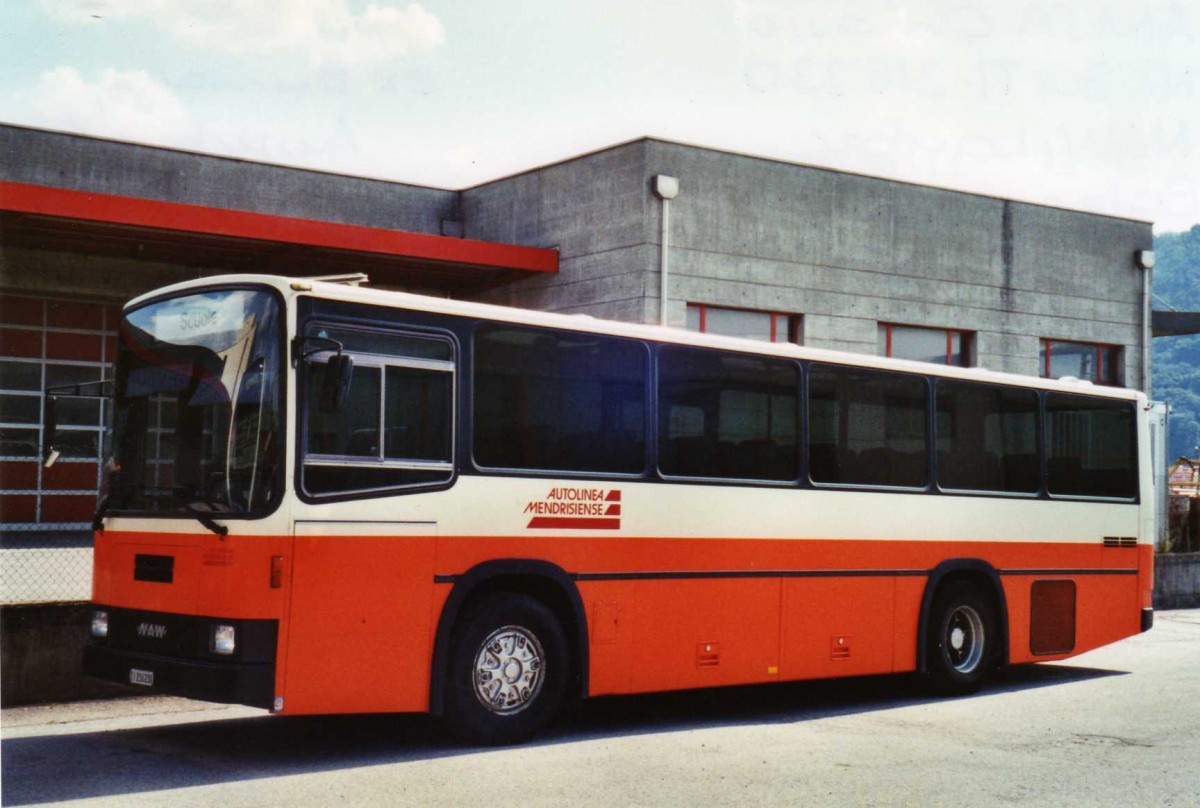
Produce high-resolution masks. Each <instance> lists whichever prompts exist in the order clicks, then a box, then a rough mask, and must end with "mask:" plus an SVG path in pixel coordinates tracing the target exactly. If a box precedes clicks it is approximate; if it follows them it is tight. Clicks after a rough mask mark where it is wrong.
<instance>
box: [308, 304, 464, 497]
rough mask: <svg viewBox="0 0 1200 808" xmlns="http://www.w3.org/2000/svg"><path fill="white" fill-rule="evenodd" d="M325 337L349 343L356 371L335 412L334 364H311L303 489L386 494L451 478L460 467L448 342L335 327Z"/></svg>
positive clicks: (313, 493)
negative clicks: (332, 400)
mask: <svg viewBox="0 0 1200 808" xmlns="http://www.w3.org/2000/svg"><path fill="white" fill-rule="evenodd" d="M320 335H321V336H323V337H329V338H334V337H336V339H337V341H338V342H340V343H342V344H343V346H344V350H345V351H346V352H347V353H348V354H349V355H352V356H353V372H352V379H351V383H350V386H349V389H348V391H347V393H346V398H345V400H344V402H343V403H342V406H341V407H338V408H336V409H335V408H332V407H328V406H325V405H326V404H327V403H328V402H327V401H326V399H327V398H328V393H329V390H330V384H329V381H330V380H329V379H328V378H327V377H328V375H329V373H330V372H331V371H330V366H329V362H328V361H325V362H321V361H310V362H309V363H308V365H307V381H306V384H305V387H304V390H305V405H304V406H305V412H306V422H305V426H306V430H305V443H304V450H305V453H304V461H303V463H304V465H303V477H302V480H303V488H304V492H305V493H306V494H309V495H311V496H324V495H332V494H339V495H347V494H373V493H386V492H387V491H388V490H389V489H399V488H405V487H409V486H414V485H429V484H438V483H443V482H446V481H447V480H449V479H450V477H451V476H452V474H453V469H454V466H453V412H454V363H453V361H452V356H453V351H452V347H451V345H450V343H449V341H448V340H443V339H436V338H427V337H420V336H415V335H409V334H388V333H378V332H371V331H365V330H364V331H357V330H352V329H335V328H331V327H330V328H322V329H321V331H320ZM334 370H335V371H336V368H335V369H334Z"/></svg>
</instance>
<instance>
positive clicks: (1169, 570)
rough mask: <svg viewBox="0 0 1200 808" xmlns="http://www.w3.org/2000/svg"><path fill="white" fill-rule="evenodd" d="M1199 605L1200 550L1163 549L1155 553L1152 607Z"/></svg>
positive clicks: (1188, 606)
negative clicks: (1163, 551)
mask: <svg viewBox="0 0 1200 808" xmlns="http://www.w3.org/2000/svg"><path fill="white" fill-rule="evenodd" d="M1197 607H1200V553H1162V554H1159V555H1156V556H1155V557H1154V608H1156V609H1194V608H1197Z"/></svg>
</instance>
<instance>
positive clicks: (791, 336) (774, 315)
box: [687, 303, 801, 345]
mask: <svg viewBox="0 0 1200 808" xmlns="http://www.w3.org/2000/svg"><path fill="white" fill-rule="evenodd" d="M687 307H688V308H689V309H696V310H697V311H698V312H699V314H700V329H699V331H698V333H700V334H707V333H709V332H708V313H709V312H710V311H713V310H714V309H716V310H720V311H742V312H748V313H750V314H767V315H770V317H771V342H790V343H792V344H794V345H799V344H800V316H801V315H799V314H786V313H784V312H781V311H767V310H765V309H743V308H739V307H737V306H713V305H710V304H708V303H688V304H687ZM781 332H783V333H786V334H787V338H786V339H782V340H781V339H779V335H780V333H781Z"/></svg>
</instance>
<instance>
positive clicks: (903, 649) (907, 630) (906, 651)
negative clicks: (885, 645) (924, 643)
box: [892, 575, 928, 673]
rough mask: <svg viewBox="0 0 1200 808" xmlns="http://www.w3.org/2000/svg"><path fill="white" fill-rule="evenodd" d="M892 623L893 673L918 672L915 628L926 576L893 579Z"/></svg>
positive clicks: (918, 624)
mask: <svg viewBox="0 0 1200 808" xmlns="http://www.w3.org/2000/svg"><path fill="white" fill-rule="evenodd" d="M895 580H896V607H895V620H894V621H893V624H892V635H893V637H894V638H895V641H894V643H893V646H892V670H893V671H894V672H895V673H907V672H909V671H915V670H916V669H917V654H918V648H917V629H918V628H919V627H920V622H921V600H922V598H923V597H924V596H925V586H926V584H927V583H928V579H927V578H926V577H925V576H923V575H922V576H906V577H903V578H896V579H895Z"/></svg>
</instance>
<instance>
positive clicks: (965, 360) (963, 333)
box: [879, 323, 975, 368]
mask: <svg viewBox="0 0 1200 808" xmlns="http://www.w3.org/2000/svg"><path fill="white" fill-rule="evenodd" d="M879 325H880V327H881V328H883V330H884V333H885V334H886V344H887V348H886V352H885V353H884V356H887V357H888V358H891V357H892V330H893V329H895V328H911V329H916V330H921V331H944V332H945V333H946V365H947V366H948V367H961V368H965V367H970V365H971V346H972V341H973V339H974V337H975V332H974V331H968V330H966V329H965V328H936V327H933V326H927V325H908V324H906V323H880V324H879ZM955 334H958V336H959V345H960V346H961V348H960V350H961V353H962V361H961V362H954V361H952V360H951V357H952V356H954V335H955Z"/></svg>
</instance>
